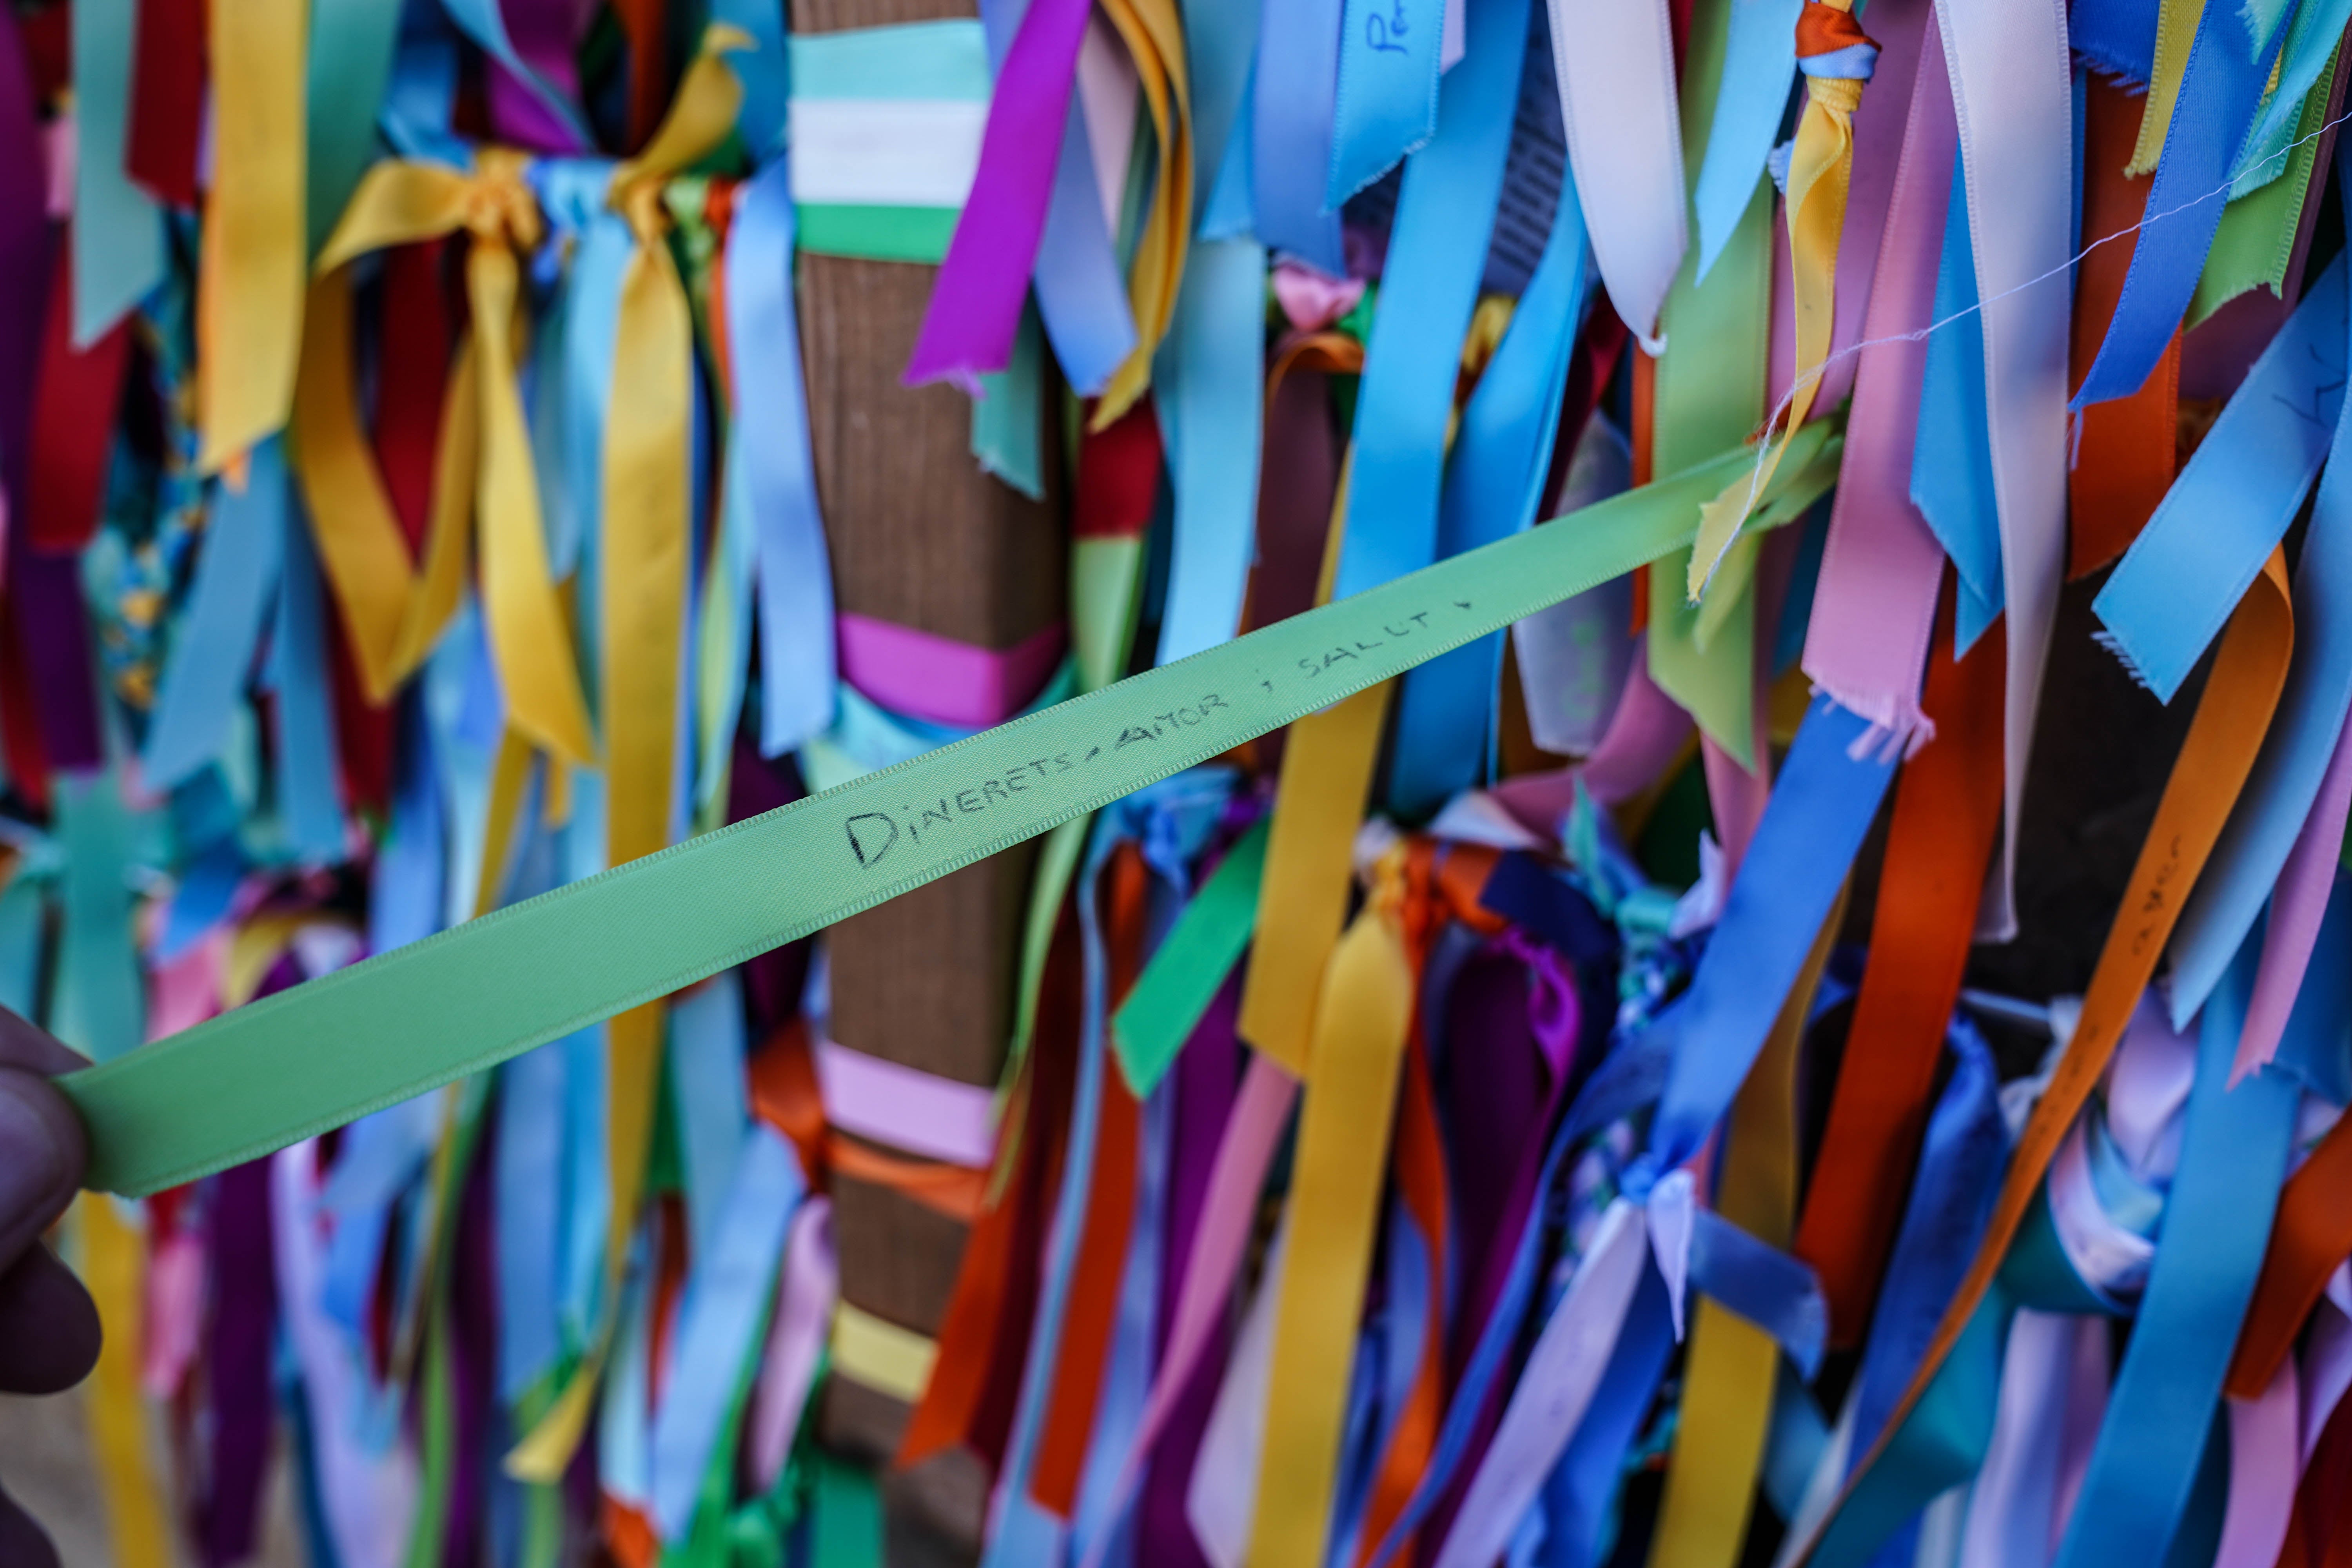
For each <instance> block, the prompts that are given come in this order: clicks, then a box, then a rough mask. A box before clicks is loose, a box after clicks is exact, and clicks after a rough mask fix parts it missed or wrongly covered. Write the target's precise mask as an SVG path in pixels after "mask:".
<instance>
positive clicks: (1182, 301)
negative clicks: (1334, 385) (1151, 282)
mask: <svg viewBox="0 0 2352 1568" xmlns="http://www.w3.org/2000/svg"><path fill="white" fill-rule="evenodd" d="M1157 380H1158V384H1159V389H1160V391H1159V401H1158V403H1157V405H1156V407H1157V409H1158V412H1159V416H1160V437H1161V438H1162V440H1163V441H1164V442H1165V443H1166V446H1167V448H1168V472H1169V479H1170V488H1171V490H1172V491H1173V493H1174V497H1175V515H1174V526H1173V529H1172V531H1171V533H1170V535H1169V550H1170V555H1169V563H1168V595H1167V598H1166V599H1165V601H1164V602H1163V603H1164V606H1165V607H1164V608H1163V610H1162V611H1161V615H1160V657H1159V662H1160V663H1161V664H1171V663H1173V662H1174V661H1176V660H1177V659H1180V658H1186V657H1188V656H1189V655H1192V654H1196V653H1200V652H1202V650H1204V649H1207V648H1212V647H1216V646H1217V645H1218V644H1219V643H1222V642H1224V641H1225V640H1227V639H1228V638H1230V637H1233V636H1234V634H1235V633H1236V632H1238V631H1239V630H1240V629H1241V616H1242V597H1243V595H1244V592H1245V591H1246V589H1247V588H1248V585H1249V570H1250V563H1251V561H1252V560H1253V559H1254V558H1255V555H1256V552H1257V480H1258V455H1259V447H1260V443H1261V439H1262V437H1263V435H1264V432H1263V430H1262V429H1261V423H1262V421H1261V419H1260V414H1261V412H1262V410H1261V406H1260V405H1261V404H1262V403H1263V401H1264V385H1265V247H1263V246H1261V245H1259V244H1258V242H1257V241H1256V240H1255V239H1252V238H1249V237H1238V238H1234V239H1218V240H1207V241H1202V242H1199V243H1196V244H1195V245H1194V246H1193V247H1192V256H1191V258H1190V259H1189V260H1188V261H1187V262H1186V264H1185V267H1184V281H1183V283H1182V285H1181V288H1180V289H1179V291H1178V293H1177V296H1176V319H1175V322H1174V324H1173V326H1172V328H1171V331H1170V332H1169V336H1168V341H1167V342H1166V343H1165V344H1164V345H1163V346H1162V347H1161V349H1160V354H1159V374H1158V376H1157Z"/></svg>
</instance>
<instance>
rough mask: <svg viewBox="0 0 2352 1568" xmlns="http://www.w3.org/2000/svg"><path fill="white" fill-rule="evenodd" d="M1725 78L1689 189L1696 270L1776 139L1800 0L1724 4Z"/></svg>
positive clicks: (1793, 72) (1727, 228) (1752, 194)
mask: <svg viewBox="0 0 2352 1568" xmlns="http://www.w3.org/2000/svg"><path fill="white" fill-rule="evenodd" d="M1729 9H1730V12H1731V30H1730V34H1729V36H1728V37H1727V39H1726V41H1725V44H1724V58H1723V81H1722V86H1721V87H1720V88H1719V89H1717V93H1716V100H1715V117H1714V119H1713V121H1710V122H1709V126H1708V130H1707V133H1706V162H1704V163H1701V164H1700V165H1699V171H1698V185H1697V188H1696V189H1695V190H1694V191H1693V192H1692V193H1691V198H1692V205H1694V206H1695V207H1696V209H1697V212H1698V272H1697V276H1696V281H1697V282H1701V283H1704V282H1706V274H1707V269H1708V268H1711V267H1713V266H1714V265H1715V258H1717V257H1718V256H1721V255H1722V254H1723V247H1725V246H1727V245H1728V244H1730V243H1731V236H1732V232H1733V231H1734V230H1735V229H1737V228H1738V226H1739V220H1740V219H1741V218H1742V217H1744V216H1747V213H1748V205H1749V204H1750V203H1752V202H1754V201H1755V199H1756V189H1757V183H1758V181H1759V178H1760V177H1761V176H1762V174H1763V173H1764V166H1765V163H1766V162H1767V160H1769V158H1770V156H1771V153H1772V144H1773V143H1774V142H1777V141H1779V140H1780V122H1781V121H1782V120H1784V119H1785V118H1786V117H1787V115H1788V111H1789V89H1790V87H1791V86H1792V85H1793V84H1794V83H1795V81H1796V76H1797V13H1798V12H1800V11H1801V10H1803V9H1804V0H1740V4H1738V5H1732V6H1731V7H1729Z"/></svg>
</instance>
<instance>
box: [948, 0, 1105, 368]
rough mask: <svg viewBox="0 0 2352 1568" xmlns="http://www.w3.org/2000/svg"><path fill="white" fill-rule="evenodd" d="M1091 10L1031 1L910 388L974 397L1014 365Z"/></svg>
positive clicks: (995, 99)
mask: <svg viewBox="0 0 2352 1568" xmlns="http://www.w3.org/2000/svg"><path fill="white" fill-rule="evenodd" d="M1087 10H1088V0H1031V4H1030V6H1029V10H1028V14H1027V15H1026V16H1023V17H1022V18H1021V28H1020V31H1019V32H1017V33H1015V34H1014V35H1013V47H1011V48H1009V49H1007V50H1006V51H1005V54H1004V63H1003V65H1002V66H1001V67H1000V68H998V70H997V73H996V89H995V91H994V93H993V94H992V96H991V97H990V99H989V100H988V129H987V130H986V131H985V132H983V133H982V136H981V142H980V168H979V171H978V172H977V173H976V174H974V175H973V177H972V182H971V194H970V195H967V196H966V197H965V198H964V204H963V213H962V215H961V216H959V217H958V218H957V219H956V226H955V236H954V237H953V238H951V239H950V240H949V241H948V254H947V259H946V260H945V261H944V262H942V263H941V264H940V276H939V280H938V281H937V282H936V283H935V284H933V285H932V288H931V302H930V306H929V309H928V310H925V311H924V312H923V330H922V332H921V334H920V335H919V337H917V338H916V340H915V353H914V355H913V357H912V358H911V359H909V360H908V363H907V373H906V376H905V381H906V384H908V386H921V385H923V384H926V383H929V382H934V381H951V382H954V383H956V384H959V385H961V386H962V387H963V388H964V390H966V391H967V392H972V393H977V392H978V390H979V378H980V377H981V376H982V375H984V374H990V373H992V372H994V371H1000V370H1003V368H1004V367H1005V366H1006V365H1007V364H1009V363H1012V359H1013V334H1014V332H1015V331H1018V330H1019V328H1020V325H1021V307H1022V304H1023V302H1024V301H1025V300H1027V299H1028V297H1029V275H1030V273H1031V272H1032V271H1033V270H1034V268H1035V267H1036V265H1037V244H1038V241H1039V240H1040V239H1041V238H1042V237H1044V235H1045V209H1046V207H1047V205H1049V204H1050V202H1051V201H1052V199H1053V195H1054V166H1055V162H1056V160H1058V159H1059V158H1060V156H1061V153H1062V132H1063V128H1064V126H1065V125H1066V123H1067V121H1068V118H1069V110H1070V89H1071V86H1072V84H1073V82H1074V81H1075V79H1076V71H1077V61H1078V42H1079V40H1080V39H1081V38H1083V37H1085V36H1086V30H1087Z"/></svg>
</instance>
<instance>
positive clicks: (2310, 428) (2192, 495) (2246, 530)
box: [2091, 176, 2352, 702]
mask: <svg viewBox="0 0 2352 1568" xmlns="http://www.w3.org/2000/svg"><path fill="white" fill-rule="evenodd" d="M2160 177H2161V176H2159V178H2160ZM2344 277H2345V273H2344V264H2343V262H2342V260H2341V259H2338V260H2337V261H2336V262H2334V263H2332V264H2330V266H2329V267H2328V268H2327V270H2326V272H2323V273H2322V274H2320V276H2319V279H2318V281H2317V282H2315V283H2314V284H2313V285H2312V286H2311V288H2310V290H2309V291H2308V292H2307V293H2305V295H2304V297H2303V303H2302V304H2300V305H2298V306H2296V307H2295V312H2294V315H2293V316H2292V317H2290V318H2288V320H2287V324H2286V325H2285V326H2284V327H2282V328H2281V329H2280V330H2279V333H2278V335H2277V336H2276V337H2274V338H2273V339H2272V340H2271V345H2270V347H2269V348H2267V349H2264V350H2263V356H2262V358H2260V359H2259V360H2256V361H2255V362H2254V368H2253V369H2252V371H2251V372H2250V373H2248V374H2247V376H2246V379H2245V382H2244V384H2242V385H2241V386H2240V387H2239V388H2238V390H2237V392H2236V393H2235V394H2234V395H2231V399H2230V402H2229V405H2228V406H2227V407H2225V408H2223V409H2222V410H2221V417H2220V418H2219V419H2217V420H2215V421H2214V422H2213V428H2212V430H2211V432H2210V434H2208V435H2207V437H2206V438H2205V442H2204V445H2202V446H2200V447H2198V448H2197V455H2196V456H2195V457H2193V458H2190V459H2189V466H2188V467H2187V468H2184V469H2182V470H2181V474H2180V477H2179V479H2175V480H2174V481H2173V484H2172V489H2169V490H2168V491H2166V492H2165V497H2164V500H2163V502H2162V504H2160V505H2159V506H2158V508H2157V509H2156V515H2155V516H2154V517H2151V518H2150V519H2148V521H2147V527H2146V528H2145V529H2143V530H2141V531H2140V536H2139V538H2138V539H2137V540H2136V541H2135V542H2133V544H2132V547H2131V549H2130V550H2129V551H2127V552H2126V553H2125V555H2124V558H2123V561H2122V563H2120V564H2118V565H2117V566H2116V570H2115V574H2114V575H2113V576H2111V577H2109V578H2108V579H2107V584H2106V586H2105V587H2104V588H2102V589H2100V590H2099V596H2098V598H2097V599H2095V600H2094V601H2093V602H2092V605H2091V608H2092V610H2093V611H2094V612H2095V613H2096V614H2097V616H2098V617H2099V619H2100V620H2101V621H2102V622H2103V623H2105V626H2106V628H2107V631H2106V636H2105V637H2103V638H2102V639H2101V640H2102V641H2104V642H2105V643H2106V644H2107V645H2108V646H2109V647H2112V648H2114V649H2115V651H2116V653H2117V654H2118V655H2119V656H2120V657H2122V658H2123V659H2124V660H2125V661H2126V663H2127V664H2128V665H2129V666H2130V667H2131V668H2132V670H2133V671H2134V672H2135V673H2136V674H2137V676H2138V677H2139V678H2140V679H2142V680H2144V681H2146V682H2147V686H2148V689H2150V690H2152V691H2154V692H2155V693H2156V694H2157V696H2158V698H2160V699H2162V700H2165V701H2167V702H2169V701H2171V700H2172V698H2173V694H2174V693H2176V692H2178V691H2179V689H2180V684H2181V682H2182V681H2184V680H2186V679H2189V671H2190V670H2191V669H2193V668H2196V665H2197V661H2198V659H2200V658H2202V657H2203V656H2204V653H2205V648H2206V645H2208V644H2209V643H2210V642H2211V641H2212V640H2213V638H2214V637H2217V636H2219V635H2220V633H2221V627H2222V625H2223V623H2225V622H2226V621H2228V620H2229V618H2230V614H2231V611H2232V610H2234V609H2236V608H2237V605H2238V601H2239V600H2240V599H2242V598H2243V597H2244V596H2245V592H2246V589H2247V587H2248V585H2249V584H2252V582H2253V580H2254V576H2255V574H2257V573H2259V572H2260V571H2262V569H2263V562H2265V561H2267V560H2268V559H2270V553H2271V552H2272V550H2273V549H2274V548H2276V546H2277V544H2278V542H2279V541H2280V540H2281V539H2283V538H2284V537H2285V536H2286V531H2287V527H2288V525H2289V524H2291V523H2293V522H2294V514H2295V513H2296V511H2298V510H2301V508H2302V506H2303V498H2304V496H2305V493H2306V492H2307V491H2308V490H2309V489H2311V481H2312V479H2313V478H2314V477H2315V475H2316V474H2317V473H2318V471H2319V465H2320V462H2321V460H2322V459H2323V458H2326V455H2327V449H2328V444H2329V441H2330V439H2331V437H2332V436H2333V434H2334V432H2335V428H2336V420H2337V416H2338V412H2339V410H2340V408H2341V406H2342V405H2343V401H2344V363H2345V361H2344V355H2345V322H2346V312H2345V286H2344ZM2347 478H2352V476H2347Z"/></svg>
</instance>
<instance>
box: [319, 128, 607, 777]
mask: <svg viewBox="0 0 2352 1568" xmlns="http://www.w3.org/2000/svg"><path fill="white" fill-rule="evenodd" d="M527 166H528V163H527V161H526V160H525V158H524V156H523V155H522V154H521V153H517V152H514V151H512V150H510V149H508V148H498V147H494V148H487V149H485V150H484V151H483V152H482V153H480V154H479V156H478V158H477V159H476V161H475V166H474V171H473V172H472V173H471V174H464V173H461V172H459V171H457V170H455V169H450V168H446V167H444V166H442V165H440V164H437V163H408V162H385V163H377V164H376V165H375V166H374V167H373V168H372V169H370V170H369V171H368V174H367V177H366V178H365V179H364V180H362V182H361V183H360V188H359V190H358V192H357V193H356V194H354V195H353V196H352V205H351V206H350V207H349V208H348V209H347V210H346V211H345V212H344V214H343V217H342V221H341V223H339V224H337V225H336V226H335V231H334V233H333V234H332V235H331V236H330V237H329V238H328V240H327V246H326V248H325V249H324V250H323V251H321V252H320V256H319V260H318V265H317V268H316V269H315V273H314V277H313V280H312V282H311V285H310V330H309V331H308V332H307V333H306V334H305V335H304V338H303V343H302V359H301V367H300V375H299V386H300V389H301V395H300V396H299V398H298V399H297V401H296V406H295V413H294V425H293V436H294V448H295V471H296V473H297V475H298V476H299V479H300V482H301V485H302V489H303V494H304V497H305V499H306V500H308V501H309V503H310V515H311V519H312V528H313V531H315V533H316V535H317V537H318V542H319V553H320V559H321V560H322V561H323V562H324V563H325V564H326V569H327V576H328V579H329V581H330V582H331V583H332V584H333V585H334V590H335V597H336V600H337V602H338V603H339V604H340V605H341V606H342V611H343V619H344V624H345V626H347V627H348V628H349V630H350V632H351V640H352V649H353V653H354V657H355V659H356V662H357V663H358V665H359V669H360V679H361V681H362V684H363V685H364V687H365V688H366V690H367V694H368V698H369V700H371V701H373V702H375V703H378V704H381V703H383V702H385V701H388V700H390V699H391V696H392V694H393V692H394V690H395V689H397V688H398V687H399V685H400V682H401V681H402V680H403V679H405V678H406V677H407V675H408V674H409V673H410V672H411V671H412V670H414V669H415V668H416V666H417V665H418V664H419V663H420V662H422V661H423V659H424V658H425V654H426V653H428V652H429V651H430V650H431V648H432V646H433V642H434V639H435V638H436V637H437V636H438V635H439V633H440V630H441V628H442V626H444V625H446V622H447V620H448V618H449V616H450V615H451V613H452V612H453V611H455V609H456V608H457V601H458V597H459V595H460V593H461V591H462V577H463V574H464V571H465V560H466V545H467V531H468V529H469V528H473V527H478V529H479V531H480V543H481V585H482V600H483V605H484V608H485V611H486V614H487V618H488V624H489V636H490V647H491V650H492V652H493V653H494V654H495V655H496V656H497V658H498V666H499V680H500V682H501V684H502V685H503V686H504V688H505V690H506V696H507V707H508V722H509V725H510V726H511V727H512V728H513V729H514V730H515V731H517V732H518V733H520V735H522V736H523V737H524V738H526V739H527V740H528V741H529V742H530V743H531V744H532V745H535V746H537V747H539V748H540V749H541V750H543V751H545V752H549V753H550V754H551V755H553V756H557V757H560V758H562V759H563V760H564V761H566V762H568V763H574V764H579V765H586V764H588V763H592V762H593V760H594V757H595V750H596V747H595V742H594V740H593V738H592V736H591V735H590V733H589V728H588V706H587V703H586V701H585V700H584V699H583V696H582V694H581V687H580V675H579V669H578V666H577V664H576V663H575V661H574V659H573V657H572V633H571V627H570V622H569V619H568V617H567V616H565V614H564V611H563V606H562V603H561V601H560V600H559V598H558V595H557V592H556V588H555V584H553V583H552V582H551V580H550V576H549V570H548V560H547V536H546V533H545V531H544V530H543V528H542V527H541V521H540V500H539V479H538V475H537V472H536V470H535V469H534V468H533V467H532V463H531V454H530V431H529V429H528V428H527V426H525V424H524V422H523V412H522V398H521V395H520V393H519V392H518V391H517V389H516V386H515V361H516V356H517V353H518V339H519V338H520V335H521V333H522V331H523V330H524V322H523V320H522V317H521V314H520V312H519V311H518V310H516V309H515V304H516V300H517V296H518V294H519V292H520V275H521V274H520V265H519V264H518V262H517V260H516V251H517V249H518V248H520V249H523V250H530V249H531V248H533V247H536V246H537V245H538V244H539V242H540V239H541V236H542V235H543V234H544V232H545V229H544V226H543V225H542V223H541V218H540V213H539V205H538V203H537V201H536V200H535V199H534V198H533V196H532V195H531V191H530V185H529V184H527V183H526V182H525V181H524V179H523V171H524V170H525V168H526V167H527ZM460 229H463V230H464V231H465V232H466V234H467V237H468V238H469V240H470V241H471V243H470V245H469V246H468V247H467V257H466V291H467V303H468V305H469V307H470V309H471V312H472V322H471V325H470V326H469V327H468V329H467V338H466V342H464V344H463V345H462V346H461V347H460V348H459V350H458V353H457V360H456V362H455V363H454V364H453V365H452V367H451V371H450V380H451V388H450V396H449V399H448V403H447V412H446V415H445V417H444V422H443V429H442V439H441V442H440V450H439V455H438V457H437V458H436V464H435V468H436V472H435V475H434V498H433V515H432V521H431V525H430V529H429V531H428V532H427V534H426V537H425V560H424V563H423V566H422V570H421V572H420V570H419V568H418V567H417V565H416V564H415V563H412V561H411V560H410V558H409V552H408V546H407V542H406V541H405V540H404V538H403V537H402V535H401V531H400V526H399V523H398V521H397V520H396V518H395V516H394V511H393V506H392V498H391V495H390V492H389V491H388V490H386V489H385V487H384V482H383V476H382V475H381V474H380V473H379V472H378V471H377V469H376V467H375V464H374V462H373V459H372V458H370V457H369V455H368V450H367V445H366V443H365V441H364V440H362V437H361V433H360V420H359V413H358V407H357V404H356V400H355V395H354V392H353V375H352V285H351V274H350V268H351V264H352V262H353V261H355V260H357V259H358V258H361V257H362V256H365V255H367V254H368V253H369V252H371V251H376V250H383V249H386V248H389V247H393V246H398V245H410V244H415V243H416V242H418V241H420V240H427V239H434V238H437V237H441V236H444V235H449V234H455V233H457V231H458V230H460ZM469 489H470V493H469ZM469 502H470V504H469Z"/></svg>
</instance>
